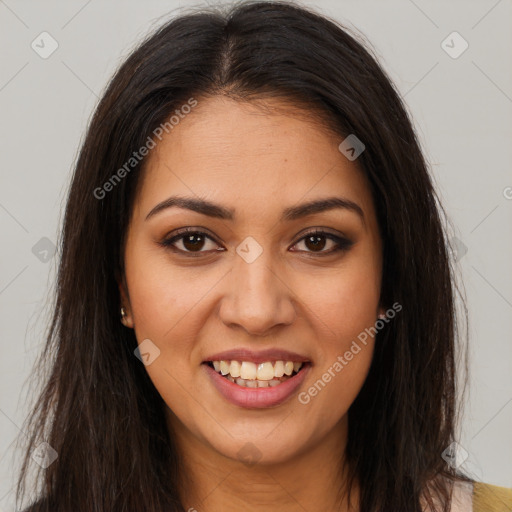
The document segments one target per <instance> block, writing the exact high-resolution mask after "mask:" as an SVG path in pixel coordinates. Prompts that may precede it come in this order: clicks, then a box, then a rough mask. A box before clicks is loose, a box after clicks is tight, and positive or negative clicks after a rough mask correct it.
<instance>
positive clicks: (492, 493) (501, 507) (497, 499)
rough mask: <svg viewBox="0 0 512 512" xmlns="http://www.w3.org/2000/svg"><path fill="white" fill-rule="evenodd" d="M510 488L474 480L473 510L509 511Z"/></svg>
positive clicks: (510, 504) (511, 502) (511, 497)
mask: <svg viewBox="0 0 512 512" xmlns="http://www.w3.org/2000/svg"><path fill="white" fill-rule="evenodd" d="M511 511H512V489H509V488H507V487H499V486H496V485H491V484H484V483H481V482H475V484H474V485H473V512H511Z"/></svg>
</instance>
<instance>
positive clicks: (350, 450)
mask: <svg viewBox="0 0 512 512" xmlns="http://www.w3.org/2000/svg"><path fill="white" fill-rule="evenodd" d="M377 60H378V59H377V57H376V56H375V55H374V54H373V52H372V50H370V45H365V43H364V41H363V38H362V37H361V36H358V35H355V34H354V35H350V33H349V30H348V29H347V28H345V27H343V26H342V25H341V24H339V23H337V22H336V21H333V20H330V19H329V18H327V17H325V16H323V15H320V14H317V13H315V12H313V11H312V10H311V9H308V8H305V7H303V6H299V5H297V3H296V2H295V3H293V4H292V3H289V2H240V3H238V4H236V5H234V6H224V7H222V6H220V7H218V8H215V9H214V8H211V7H210V8H207V9H202V10H197V11H195V12H192V13H190V12H189V13H185V14H182V15H180V16H178V17H176V18H173V19H171V21H169V22H166V23H165V24H164V25H163V26H161V27H160V28H159V29H158V30H156V31H155V32H154V33H153V34H151V36H150V37H148V38H147V39H146V40H145V41H144V42H143V43H142V44H141V45H140V46H139V47H138V48H136V49H135V50H134V51H133V52H132V53H131V54H130V55H129V57H128V58H127V60H126V61H125V62H124V63H123V64H122V65H121V67H120V68H119V70H118V71H117V72H116V73H115V75H114V77H113V78H112V80H111V81H110V83H109V85H108V88H107V89H106V91H105V92H104V94H103V96H102V98H101V100H100V102H99V104H98V106H97V108H96V110H95V113H94V116H93V118H92V120H91V122H90V125H89V128H88V131H87V134H86V137H85V140H84V142H83V144H82V147H81V150H80V153H79V157H78V160H77V163H76V167H75V170H74V174H73V179H72V183H71V187H70V191H69V196H68V201H67V205H66V210H65V218H64V224H63V230H62V238H61V239H60V240H59V255H60V264H59V272H58V279H57V285H56V295H55V304H54V311H53V317H52V320H51V323H50V326H49V329H48V333H47V339H46V346H45V350H44V352H43V353H42V354H41V357H40V360H39V361H38V365H39V367H40V368H48V369H49V370H48V375H46V376H45V377H44V378H45V385H44V388H43V390H42V392H41V394H40V396H38V397H37V400H36V402H35V406H34V409H33V412H32V414H31V416H30V417H29V418H28V419H27V422H26V426H24V430H25V432H29V434H30V435H29V437H30V442H29V444H28V446H27V449H26V455H25V457H24V459H23V463H22V467H21V470H20V475H19V480H18V487H17V499H18V500H19V501H21V504H22V505H23V506H24V504H23V503H22V502H23V500H24V499H25V496H26V492H27V490H28V489H27V485H26V480H27V475H28V473H29V469H30V467H31V465H32V464H33V463H31V454H32V453H33V450H34V449H35V447H36V446H38V445H39V443H41V442H42V441H45V442H47V443H48V444H49V445H50V446H51V447H52V448H53V449H54V450H55V451H56V452H57V454H58V458H57V460H56V461H55V462H54V463H53V464H51V465H50V466H49V467H48V468H47V469H44V470H43V469H41V470H40V473H39V474H38V476H39V478H38V480H37V483H38V485H37V486H34V490H35V493H36V497H37V500H35V503H33V505H32V507H31V510H32V511H33V512H35V511H39V512H50V511H51V512H71V511H72V512H81V511H84V512H85V511H87V512H121V511H130V512H135V511H137V512H143V511H144V512H157V511H158V512H163V511H167V512H171V511H176V512H177V511H183V510H184V509H183V506H182V505H181V504H180V501H179V493H178V490H179V489H180V480H179V477H180V468H181V464H180V457H179V454H178V451H177V446H176V445H175V444H174V442H173V439H172V438H171V436H170V435H169V432H168V430H167V427H166V422H165V417H164V407H165V404H164V402H163V400H162V398H161V396H160V395H159V393H158V392H157V390H156V389H155V387H154V386H153V384H152V382H151V380H150V379H149V377H148V374H147V372H146V370H145V368H144V366H143V365H142V364H141V362H140V361H139V360H138V359H137V358H136V357H135V356H134V353H133V352H134V350H135V348H136V347H137V341H136V338H135V334H134V331H133V330H131V329H127V328H125V327H123V326H122V324H121V323H120V321H119V309H120V297H119V290H118V279H120V277H121V276H122V275H123V261H122V254H123V247H124V237H125V234H126V231H127V225H128V221H129V218H130V213H131V208H132V204H133V200H134V194H135V192H136V190H137V183H138V180H139V178H140V174H141V171H142V169H143V163H144V161H142V162H140V163H138V164H137V165H135V166H133V169H132V170H131V171H130V172H129V173H127V175H126V176H125V177H124V178H123V179H122V180H119V182H118V183H116V185H115V186H113V187H112V189H111V190H109V191H108V193H106V194H105V195H104V197H102V198H98V197H97V195H95V194H94V190H96V189H97V188H98V187H102V186H103V184H104V183H106V182H107V181H109V179H111V177H112V175H113V174H114V173H116V171H117V170H118V169H119V168H121V167H122V166H123V165H124V164H125V163H126V162H127V161H128V160H129V159H130V157H131V156H132V153H133V152H134V151H136V150H137V149H138V148H140V147H142V146H143V145H144V144H145V142H146V141H147V138H148V137H149V136H152V134H153V131H154V130H155V128H156V127H158V126H159V125H160V124H161V123H163V122H165V121H166V119H167V118H168V116H169V115H170V113H172V112H173V111H175V109H177V108H179V107H180V105H182V104H184V103H186V102H187V100H188V99H189V98H191V97H194V98H196V99H197V100H200V98H205V97H208V96H215V95H224V96H228V97H230V98H233V99H235V100H237V101H252V100H254V99H260V100H261V99H265V98H269V97H279V98H285V99H287V101H289V102H290V104H293V105H297V106H300V108H301V109H305V110H304V111H305V112H306V113H308V114H309V115H311V116H312V119H319V118H321V119H323V120H324V121H325V123H328V124H329V126H330V127H331V128H332V129H333V130H335V131H336V132H337V133H338V134H339V137H340V142H341V140H342V139H343V138H345V137H346V136H348V135H349V134H355V135H356V136H357V138H358V139H360V140H361V141H362V142H363V143H364V144H365V151H364V152H363V153H362V154H361V155H360V156H359V158H358V160H357V163H358V165H359V167H360V169H361V172H363V173H364V174H365V176H366V177H367V179H368V182H369V184H370V187H371V192H372V195H373V199H374V203H375V208H376V212H377V217H378V221H379V227H380V230H381V234H382V238H383V265H384V266H383V280H382V303H383V304H384V305H386V306H389V305H391V304H392V303H394V302H398V303H400V304H401V305H402V306H403V310H402V311H401V312H400V314H399V315H397V316H396V318H395V319H394V320H393V321H392V322H390V323H389V324H388V325H386V327H385V328H384V329H383V330H382V331H380V332H379V333H378V338H377V343H376V346H375V353H374V357H373V360H372V365H371V368H370V372H369V375H368V378H367V380H366V382H365V384H364V386H363V388H362V390H361V392H360V393H359V395H358V396H357V398H356V400H355V402H354V403H353V404H352V406H351V407H350V410H349V436H348V445H347V460H348V462H349V464H350V470H351V477H352V479H351V481H353V479H354V478H357V480H358V482H359V483H360V486H361V503H360V511H361V512H376V511H386V512H420V510H421V509H420V495H421V493H422V492H424V491H425V490H426V489H427V484H428V483H430V484H432V483H433V484H434V485H433V486H432V487H431V490H432V491H433V495H438V496H439V499H441V501H442V503H444V504H445V505H444V506H445V508H444V510H448V505H449V502H450V499H449V494H450V486H449V485H448V484H447V482H452V481H453V480H456V479H463V480H464V479H466V477H465V476H464V475H462V474H460V473H459V472H458V471H456V470H454V469H452V468H451V466H450V465H448V464H447V463H446V462H445V460H444V459H443V458H442V457H441V454H442V452H443V450H445V448H447V447H448V446H449V445H450V444H451V443H452V441H454V440H455V438H456V434H455V429H456V425H455V420H456V418H457V409H456V365H455V356H456V340H457V322H456V314H455V291H456V287H455V285H454V275H453V270H452V268H451V265H450V260H449V253H448V250H447V248H448V244H447V239H446V234H445V227H444V224H443V217H442V215H444V213H443V210H442V208H441V206H440V204H439V200H438V196H437V194H436V192H435V190H434V187H433V183H432V179H431V177H430V176H429V172H428V169H427V164H426V162H425V159H424V156H423V154H422V151H421V149H420V144H419V142H418V140H417V138H416V135H415V132H414V129H413V126H412V123H411V121H410V118H409V115H408V113H407V110H406V107H405V106H404V104H403V102H402V100H401V98H400V95H399V94H398V92H397V91H396V89H395V88H394V86H393V84H392V82H391V80H390V79H389V78H388V77H387V75H386V74H385V73H384V71H383V70H382V69H381V67H380V66H379V64H378V63H377ZM139 185H140V183H139ZM466 366H467V365H466ZM440 477H446V478H440ZM340 484H341V478H340Z"/></svg>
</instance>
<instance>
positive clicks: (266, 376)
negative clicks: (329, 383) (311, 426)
mask: <svg viewBox="0 0 512 512" xmlns="http://www.w3.org/2000/svg"><path fill="white" fill-rule="evenodd" d="M203 364H206V365H208V366H209V367H210V368H212V369H213V370H215V371H216V372H217V373H218V374H219V375H221V376H222V377H224V378H226V379H227V380H229V381H230V382H232V383H234V384H238V385H239V386H241V387H246V388H268V387H275V386H279V385H280V384H282V383H283V382H286V381H287V380H289V379H291V378H292V377H294V376H295V375H297V374H298V373H299V372H300V371H301V370H302V369H303V368H305V367H306V366H307V365H309V364H310V363H309V362H293V361H273V362H272V361H267V362H264V363H253V362H251V361H236V360H231V361H223V360H222V361H206V362H205V363H203Z"/></svg>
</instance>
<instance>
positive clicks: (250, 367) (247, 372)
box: [240, 361, 256, 380]
mask: <svg viewBox="0 0 512 512" xmlns="http://www.w3.org/2000/svg"><path fill="white" fill-rule="evenodd" d="M240 377H242V379H246V380H247V379H251V380H254V379H255V378H256V365H255V364H254V363H252V362H250V361H243V362H242V366H241V367H240Z"/></svg>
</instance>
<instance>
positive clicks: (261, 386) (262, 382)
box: [255, 380, 268, 388]
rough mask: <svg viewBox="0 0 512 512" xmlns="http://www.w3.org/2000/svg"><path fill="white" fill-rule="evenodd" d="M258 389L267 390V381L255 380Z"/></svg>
mask: <svg viewBox="0 0 512 512" xmlns="http://www.w3.org/2000/svg"><path fill="white" fill-rule="evenodd" d="M255 382H257V383H258V387H259V388H268V380H257V381H255Z"/></svg>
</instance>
